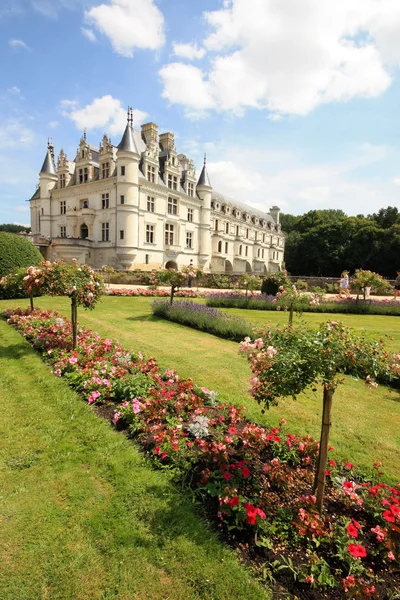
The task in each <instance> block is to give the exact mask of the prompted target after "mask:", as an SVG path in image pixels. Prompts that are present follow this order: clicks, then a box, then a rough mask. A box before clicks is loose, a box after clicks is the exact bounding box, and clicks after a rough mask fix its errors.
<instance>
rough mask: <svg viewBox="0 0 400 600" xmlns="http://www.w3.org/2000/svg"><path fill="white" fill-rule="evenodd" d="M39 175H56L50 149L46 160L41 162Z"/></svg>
mask: <svg viewBox="0 0 400 600" xmlns="http://www.w3.org/2000/svg"><path fill="white" fill-rule="evenodd" d="M40 173H49V174H50V175H57V173H56V166H55V164H54V160H53V157H52V155H51V152H50V149H48V150H47V154H46V158H45V159H44V161H43V164H42V168H41V169H40Z"/></svg>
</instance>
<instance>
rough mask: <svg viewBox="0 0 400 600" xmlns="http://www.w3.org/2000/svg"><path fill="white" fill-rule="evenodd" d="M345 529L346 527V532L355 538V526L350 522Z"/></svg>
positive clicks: (356, 530) (356, 532) (356, 535)
mask: <svg viewBox="0 0 400 600" xmlns="http://www.w3.org/2000/svg"><path fill="white" fill-rule="evenodd" d="M346 529H347V533H348V534H349V536H350V537H353V538H357V537H358V529H357V527H354V525H352V524H351V523H350V525H347V527H346Z"/></svg>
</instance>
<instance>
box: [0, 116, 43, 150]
mask: <svg viewBox="0 0 400 600" xmlns="http://www.w3.org/2000/svg"><path fill="white" fill-rule="evenodd" d="M34 139H35V134H34V132H33V131H32V129H29V128H28V127H26V126H25V125H24V124H23V123H22V121H21V120H20V119H16V118H9V119H6V120H5V121H3V122H2V123H1V124H0V145H1V146H2V147H5V148H13V147H15V146H19V145H21V144H22V145H24V146H31V145H32V144H33V142H34Z"/></svg>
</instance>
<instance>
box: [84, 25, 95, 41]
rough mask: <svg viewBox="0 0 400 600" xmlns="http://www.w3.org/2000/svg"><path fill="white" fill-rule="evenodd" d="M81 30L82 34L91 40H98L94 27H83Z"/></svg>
mask: <svg viewBox="0 0 400 600" xmlns="http://www.w3.org/2000/svg"><path fill="white" fill-rule="evenodd" d="M81 32H82V35H84V36H85V37H86V38H87V39H88V40H89V42H96V41H97V37H96V36H95V34H94V32H93V30H92V29H88V28H87V27H81Z"/></svg>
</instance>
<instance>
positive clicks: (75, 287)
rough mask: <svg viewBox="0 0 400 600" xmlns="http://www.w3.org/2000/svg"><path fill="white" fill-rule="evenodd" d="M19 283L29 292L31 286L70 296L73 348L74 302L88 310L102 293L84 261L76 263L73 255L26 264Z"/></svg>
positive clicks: (52, 293) (76, 311)
mask: <svg viewBox="0 0 400 600" xmlns="http://www.w3.org/2000/svg"><path fill="white" fill-rule="evenodd" d="M23 285H24V287H25V289H26V290H27V292H28V294H29V296H30V297H31V296H32V290H35V291H39V290H40V291H41V292H42V293H44V294H49V295H50V296H68V297H69V298H71V324H72V347H73V348H76V340H77V323H78V322H77V313H78V306H84V307H85V308H87V309H89V310H92V309H93V308H94V307H95V305H96V302H98V300H99V299H100V297H101V295H102V294H103V293H104V283H103V280H102V278H101V277H100V276H99V275H97V273H95V272H94V271H93V269H91V268H90V267H89V266H88V265H80V264H78V262H77V261H76V259H73V260H72V262H71V263H66V262H64V261H56V262H53V263H52V262H49V261H45V262H42V263H40V265H39V266H38V267H28V269H27V272H26V275H25V277H24V281H23Z"/></svg>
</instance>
